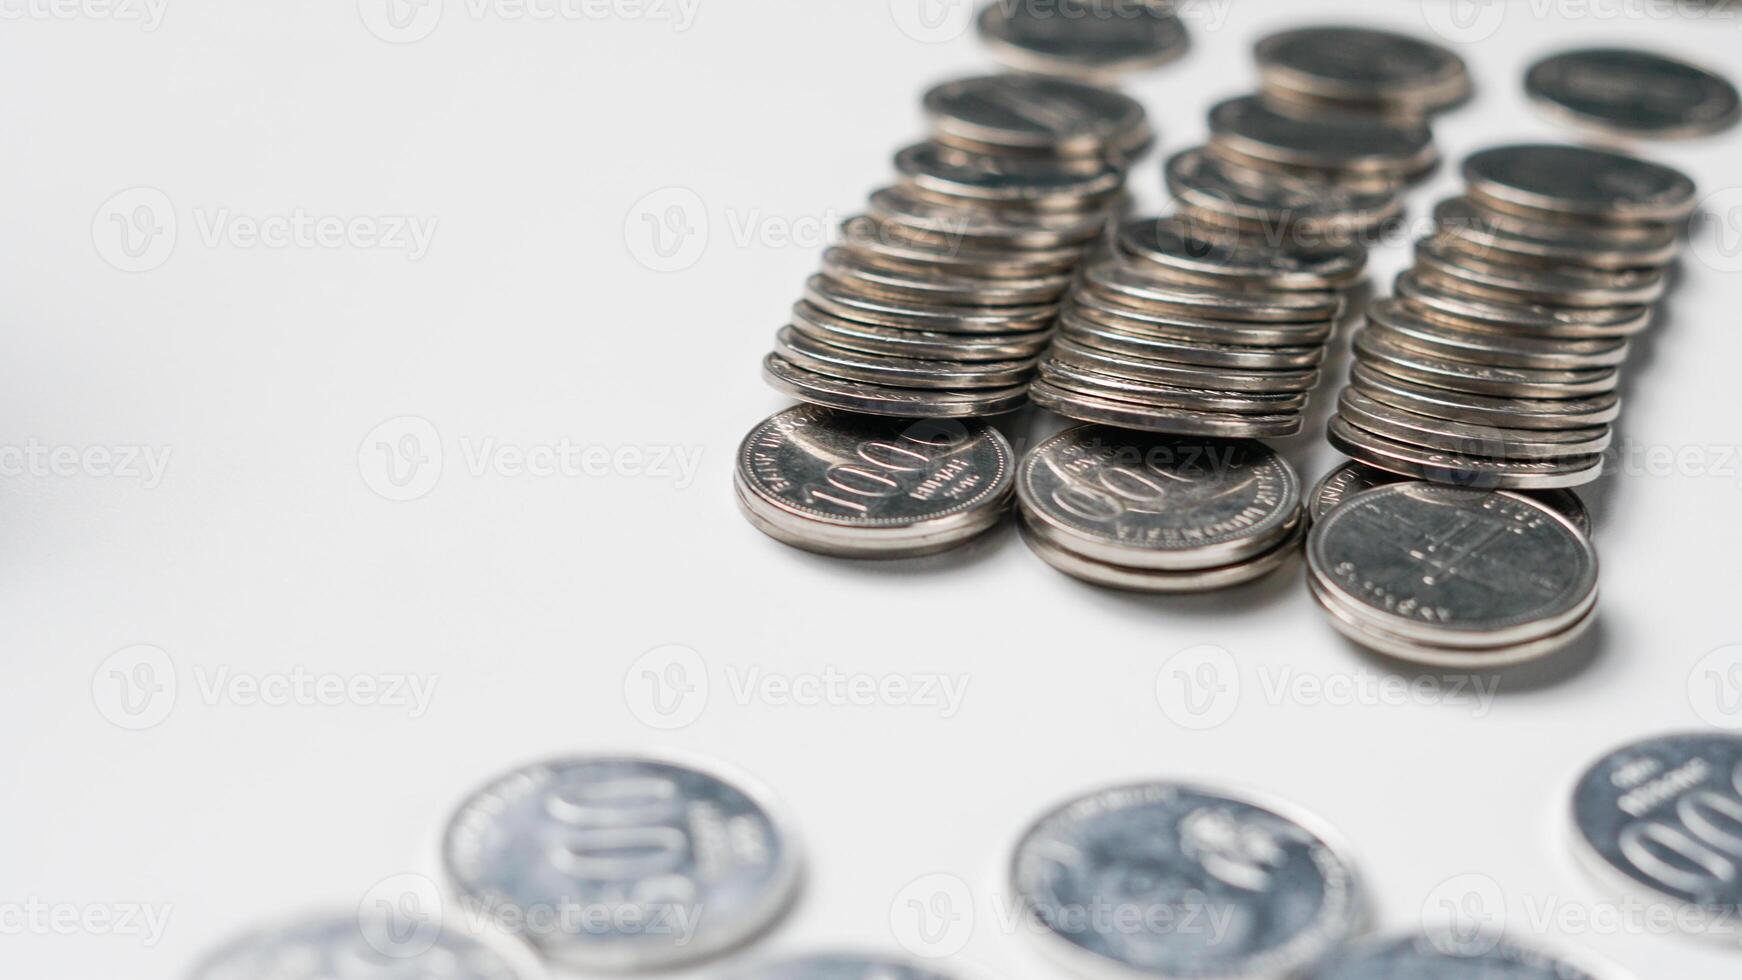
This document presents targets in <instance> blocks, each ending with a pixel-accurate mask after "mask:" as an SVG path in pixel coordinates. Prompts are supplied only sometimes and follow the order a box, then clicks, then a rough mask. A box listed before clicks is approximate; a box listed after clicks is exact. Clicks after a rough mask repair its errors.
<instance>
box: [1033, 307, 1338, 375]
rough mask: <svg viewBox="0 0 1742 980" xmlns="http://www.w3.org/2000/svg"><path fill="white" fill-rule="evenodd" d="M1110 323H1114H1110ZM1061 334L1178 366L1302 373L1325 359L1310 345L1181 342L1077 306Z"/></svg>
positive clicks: (1322, 352)
mask: <svg viewBox="0 0 1742 980" xmlns="http://www.w3.org/2000/svg"><path fill="white" fill-rule="evenodd" d="M1110 320H1111V321H1113V322H1108V321H1110ZM1059 330H1060V333H1061V334H1063V335H1064V336H1067V337H1069V338H1070V339H1072V340H1074V341H1076V342H1077V343H1079V344H1083V345H1085V346H1088V347H1097V348H1100V349H1102V350H1105V351H1110V352H1121V353H1131V354H1136V355H1137V356H1139V357H1149V358H1154V359H1156V360H1160V361H1173V362H1175V363H1178V364H1200V365H1205V366H1208V367H1230V368H1252V369H1257V370H1302V369H1311V368H1315V367H1318V366H1319V364H1320V363H1322V362H1323V361H1324V357H1325V349H1324V348H1323V347H1321V346H1316V345H1311V344H1307V345H1302V346H1298V347H1254V346H1250V345H1246V344H1228V343H1218V342H1216V341H1212V340H1182V339H1178V338H1175V337H1170V336H1168V335H1167V334H1164V333H1158V332H1152V331H1149V330H1145V329H1143V327H1142V326H1141V325H1130V324H1120V323H1118V322H1117V320H1116V318H1113V317H1105V318H1102V317H1094V316H1091V315H1088V314H1085V313H1084V312H1083V311H1082V309H1081V308H1079V307H1075V306H1071V307H1066V309H1065V312H1064V314H1063V315H1062V316H1061V317H1060V318H1059Z"/></svg>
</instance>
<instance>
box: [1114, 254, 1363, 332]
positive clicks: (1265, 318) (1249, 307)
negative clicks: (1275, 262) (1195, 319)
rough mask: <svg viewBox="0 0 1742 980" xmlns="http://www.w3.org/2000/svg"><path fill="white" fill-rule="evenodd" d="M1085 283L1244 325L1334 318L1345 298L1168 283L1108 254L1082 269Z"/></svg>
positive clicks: (1129, 299) (1159, 306) (1130, 299)
mask: <svg viewBox="0 0 1742 980" xmlns="http://www.w3.org/2000/svg"><path fill="white" fill-rule="evenodd" d="M1081 275H1082V278H1083V282H1084V283H1086V284H1087V285H1089V286H1092V287H1094V288H1095V289H1098V290H1101V291H1102V292H1103V293H1106V294H1110V295H1113V296H1117V297H1119V299H1120V301H1121V302H1124V303H1126V304H1128V305H1134V306H1139V307H1140V308H1142V309H1150V310H1156V311H1159V312H1165V313H1182V314H1184V315H1186V316H1205V317H1210V318H1214V319H1218V320H1234V321H1239V322H1245V323H1278V322H1281V323H1302V322H1313V321H1320V320H1329V319H1333V318H1335V317H1336V316H1337V314H1338V313H1339V312H1341V311H1342V303H1343V301H1342V297H1340V296H1338V295H1337V294H1336V293H1333V292H1327V291H1314V292H1302V291H1298V290H1297V291H1286V290H1258V289H1215V288H1212V287H1207V286H1190V285H1184V284H1179V283H1169V282H1167V281H1165V280H1160V279H1156V278H1154V277H1152V276H1147V275H1144V274H1143V272H1142V267H1141V266H1138V265H1136V264H1135V263H1133V262H1127V261H1120V260H1119V259H1118V257H1117V256H1115V255H1110V254H1104V255H1101V256H1099V257H1097V258H1094V259H1090V260H1089V261H1088V263H1087V264H1085V265H1084V266H1083V268H1082V272H1081Z"/></svg>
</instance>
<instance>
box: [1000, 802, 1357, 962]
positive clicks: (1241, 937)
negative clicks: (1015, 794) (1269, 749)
mask: <svg viewBox="0 0 1742 980" xmlns="http://www.w3.org/2000/svg"><path fill="white" fill-rule="evenodd" d="M1011 881H1012V887H1013V889H1014V891H1015V894H1016V897H1017V899H1018V901H1019V902H1020V903H1021V905H1022V908H1023V911H1024V912H1025V913H1026V914H1027V915H1029V916H1031V917H1032V918H1033V920H1034V922H1035V923H1036V925H1038V926H1039V927H1040V930H1041V931H1040V933H1039V936H1040V939H1041V941H1042V942H1043V943H1044V944H1045V946H1046V947H1047V949H1048V951H1049V952H1052V953H1053V954H1055V955H1056V956H1057V957H1059V958H1060V959H1061V960H1062V961H1063V962H1064V963H1065V964H1066V965H1067V966H1069V967H1071V968H1073V969H1074V970H1076V971H1077V972H1079V973H1081V974H1083V975H1085V976H1112V977H1154V978H1176V977H1177V978H1186V977H1193V978H1209V977H1216V978H1251V980H1259V978H1270V977H1284V976H1290V977H1292V976H1297V975H1299V973H1300V972H1301V971H1302V970H1304V969H1305V968H1307V967H1310V966H1311V965H1312V964H1314V963H1316V962H1318V961H1319V960H1321V959H1322V958H1323V957H1324V956H1325V955H1326V954H1328V953H1330V952H1332V951H1333V950H1335V949H1336V948H1337V947H1339V946H1341V945H1342V944H1343V943H1344V942H1346V941H1347V940H1348V939H1349V937H1350V936H1351V935H1353V934H1354V933H1355V932H1356V930H1357V929H1358V928H1359V925H1360V922H1361V920H1362V911H1361V895H1360V890H1359V888H1358V885H1357V881H1356V876H1355V872H1354V870H1353V868H1352V867H1351V866H1350V864H1349V861H1348V859H1347V858H1346V857H1345V856H1344V855H1343V853H1342V852H1341V850H1340V848H1338V847H1334V846H1332V845H1331V844H1330V843H1328V842H1327V836H1326V834H1324V833H1322V832H1320V831H1317V830H1315V829H1311V828H1310V827H1309V825H1308V824H1307V823H1306V822H1304V821H1303V820H1301V819H1299V818H1297V817H1292V816H1287V815H1284V814H1283V813H1281V812H1279V810H1278V808H1276V807H1275V806H1272V805H1270V804H1265V803H1259V802H1256V801H1252V800H1248V799H1244V798H1241V797H1238V796H1234V795H1231V794H1228V793H1225V792H1221V791H1216V790H1208V789H1201V788H1197V787H1193V786H1187V785H1181V784H1177V783H1168V782H1152V783H1139V784H1134V785H1127V786H1116V787H1113V788H1110V789H1104V790H1100V791H1098V792H1094V793H1091V794H1089V795H1087V796H1083V797H1079V798H1077V799H1074V800H1071V801H1069V802H1067V803H1064V804H1063V805H1061V806H1059V807H1058V808H1057V809H1054V810H1052V811H1051V812H1049V813H1047V814H1046V815H1044V816H1042V817H1041V818H1040V819H1039V821H1037V822H1036V823H1035V824H1034V825H1033V826H1032V827H1030V828H1029V830H1028V831H1027V832H1026V833H1025V834H1024V836H1023V837H1022V839H1021V840H1020V841H1019V842H1018V844H1017V847H1016V853H1015V857H1014V859H1013V861H1012V867H1011Z"/></svg>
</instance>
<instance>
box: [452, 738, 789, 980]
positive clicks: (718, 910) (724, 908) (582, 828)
mask: <svg viewBox="0 0 1742 980" xmlns="http://www.w3.org/2000/svg"><path fill="white" fill-rule="evenodd" d="M442 850H443V859H444V864H445V865H446V870H447V874H448V877H449V879H450V881H451V883H452V885H453V887H454V889H455V890H456V891H457V892H459V893H460V894H461V895H462V896H464V897H465V899H466V900H467V901H469V902H475V903H477V907H480V908H489V909H493V910H496V911H497V914H498V917H499V918H500V919H501V920H502V921H503V923H504V925H506V926H510V927H512V928H515V929H516V930H517V931H519V932H521V933H522V934H523V935H524V937H525V938H526V939H527V940H528V941H530V942H531V943H533V944H534V945H535V946H537V947H538V948H539V949H540V950H542V951H543V952H544V953H545V954H546V955H547V956H549V957H551V958H552V959H555V960H558V961H561V962H562V963H564V964H566V965H568V966H571V967H573V968H575V969H580V970H627V969H645V968H650V967H654V966H665V965H675V964H679V963H688V962H693V961H696V960H700V959H704V958H706V957H708V956H711V955H713V954H716V953H719V952H721V951H723V950H725V949H728V948H731V947H733V946H736V945H738V944H739V943H742V942H744V941H745V940H747V939H749V938H750V937H751V936H753V935H755V934H756V933H757V932H760V931H761V930H762V929H764V928H765V927H767V926H768V925H769V924H770V923H772V922H773V921H774V919H775V918H777V917H778V916H779V914H780V913H781V912H782V911H783V910H784V909H785V908H786V906H787V904H788V902H789V900H790V899H791V897H792V895H793V892H794V890H795V888H796V886H797V884H798V878H799V854H798V843H797V840H796V839H795V838H794V836H793V834H792V832H791V830H790V829H789V828H788V827H787V825H786V824H785V823H784V821H783V820H782V818H781V817H780V816H779V815H778V814H777V811H776V809H775V807H774V806H773V804H772V803H771V802H770V801H769V799H768V798H767V797H766V795H765V794H762V793H761V792H760V791H758V790H755V789H752V788H749V787H748V786H747V785H745V784H743V783H741V782H736V783H735V782H727V781H726V780H724V779H722V778H720V777H717V776H714V775H711V774H709V773H706V772H702V771H700V770H698V769H694V768H691V767H689V766H683V765H677V764H675V763H670V762H664V761H658V760H653V759H647V758H634V757H584V758H567V759H555V760H551V761H548V762H543V763H539V764H537V765H532V766H527V767H525V768H522V769H517V770H515V771H514V772H511V773H508V774H506V775H504V776H502V777H501V778H499V779H497V780H496V781H494V782H492V783H490V784H489V785H487V786H485V787H484V788H482V789H481V790H479V791H477V792H476V793H474V794H473V795H472V796H471V797H470V798H468V799H467V800H465V802H463V803H462V804H461V805H460V807H459V809H458V811H457V812H456V813H455V814H454V816H453V818H452V819H451V820H450V821H449V823H448V828H447V832H446V834H445V836H444V838H443V848H442Z"/></svg>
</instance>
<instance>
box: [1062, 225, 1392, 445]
mask: <svg viewBox="0 0 1742 980" xmlns="http://www.w3.org/2000/svg"><path fill="white" fill-rule="evenodd" d="M1205 231H1206V229H1204V228H1203V227H1201V226H1196V225H1194V224H1193V223H1192V222H1190V221H1189V220H1187V219H1184V218H1181V217H1177V216H1176V217H1163V218H1142V219H1134V220H1131V221H1127V222H1124V223H1123V224H1121V225H1120V226H1119V227H1118V229H1117V231H1116V233H1115V234H1114V235H1113V236H1111V237H1112V241H1111V243H1110V244H1109V245H1108V246H1107V247H1106V248H1104V249H1102V250H1100V251H1099V252H1098V253H1096V254H1095V255H1094V256H1092V257H1091V258H1090V259H1089V260H1088V262H1087V263H1086V264H1085V266H1084V268H1083V270H1082V272H1081V273H1080V274H1079V277H1078V281H1077V283H1076V285H1075V287H1074V288H1073V289H1072V291H1071V294H1070V296H1069V297H1068V298H1067V300H1066V302H1065V306H1064V309H1063V310H1062V312H1061V315H1060V318H1059V326H1058V333H1057V336H1056V337H1055V338H1054V340H1053V343H1052V346H1051V347H1050V348H1049V349H1048V351H1047V354H1046V356H1045V357H1044V358H1042V360H1041V362H1040V376H1039V378H1038V379H1036V380H1035V381H1034V383H1033V384H1032V385H1031V386H1030V387H1029V398H1030V399H1031V400H1033V402H1034V403H1035V404H1036V405H1040V406H1042V407H1044V408H1048V409H1051V410H1052V411H1054V412H1057V413H1058V414H1060V415H1064V416H1066V417H1067V418H1073V419H1078V420H1080V421H1085V422H1102V423H1107V424H1109V425H1117V426H1122V427H1125V428H1128V429H1140V430H1146V431H1151V432H1166V433H1173V434H1177V435H1193V436H1209V437H1228V438H1259V437H1264V436H1285V435H1292V434H1294V433H1296V432H1299V431H1300V428H1301V418H1302V412H1303V411H1304V409H1305V408H1306V403H1307V395H1308V392H1309V391H1311V390H1312V389H1313V387H1315V386H1316V385H1317V384H1318V381H1319V364H1320V362H1321V361H1322V360H1323V359H1324V353H1325V344H1326V342H1327V341H1328V340H1329V339H1330V337H1331V335H1332V332H1333V330H1334V328H1335V324H1336V318H1337V315H1338V313H1339V312H1340V310H1341V306H1342V297H1341V295H1340V294H1339V293H1338V292H1337V289H1338V288H1339V287H1342V286H1345V285H1347V284H1349V283H1350V282H1353V281H1354V280H1355V279H1357V278H1358V277H1359V276H1360V275H1361V274H1362V272H1363V270H1364V269H1365V267H1366V252H1365V251H1364V250H1363V249H1362V248H1360V246H1358V245H1354V244H1352V243H1342V244H1334V243H1327V244H1325V245H1323V246H1320V247H1318V248H1315V249H1304V248H1287V249H1285V248H1278V247H1275V246H1272V245H1269V244H1266V243H1265V242H1264V241H1263V240H1262V239H1259V238H1256V237H1251V238H1249V237H1243V236H1238V235H1232V234H1229V233H1226V232H1221V231H1214V230H1211V231H1209V234H1207V235H1206V234H1205Z"/></svg>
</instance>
